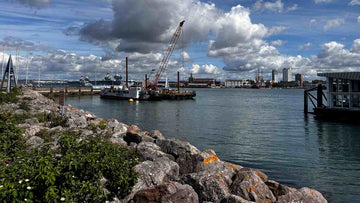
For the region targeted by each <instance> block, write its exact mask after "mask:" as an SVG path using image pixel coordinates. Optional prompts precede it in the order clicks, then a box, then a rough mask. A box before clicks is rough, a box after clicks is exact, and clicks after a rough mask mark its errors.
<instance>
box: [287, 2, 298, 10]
mask: <svg viewBox="0 0 360 203" xmlns="http://www.w3.org/2000/svg"><path fill="white" fill-rule="evenodd" d="M297 9H298V5H297V4H294V5H293V6H291V7H289V8H287V9H286V11H295V10H297Z"/></svg>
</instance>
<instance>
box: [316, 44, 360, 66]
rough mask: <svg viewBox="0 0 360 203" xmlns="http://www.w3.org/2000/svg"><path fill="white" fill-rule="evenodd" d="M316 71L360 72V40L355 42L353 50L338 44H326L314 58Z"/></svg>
mask: <svg viewBox="0 0 360 203" xmlns="http://www.w3.org/2000/svg"><path fill="white" fill-rule="evenodd" d="M312 60H313V68H314V69H326V70H327V71H354V70H357V71H359V67H360V39H356V40H354V43H353V46H352V48H351V49H345V46H344V45H343V44H340V43H338V42H334V41H333V42H329V43H325V44H323V46H322V50H321V52H320V53H319V54H318V55H317V56H316V57H313V59H312Z"/></svg>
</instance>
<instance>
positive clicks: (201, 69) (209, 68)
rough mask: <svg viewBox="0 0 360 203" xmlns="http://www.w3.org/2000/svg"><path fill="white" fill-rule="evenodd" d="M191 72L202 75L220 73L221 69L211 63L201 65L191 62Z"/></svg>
mask: <svg viewBox="0 0 360 203" xmlns="http://www.w3.org/2000/svg"><path fill="white" fill-rule="evenodd" d="M191 73H194V74H199V75H203V74H206V75H208V74H211V75H218V74H220V73H221V70H220V69H219V68H218V67H216V66H214V65H212V64H209V65H208V64H205V65H201V66H200V65H199V64H192V68H191Z"/></svg>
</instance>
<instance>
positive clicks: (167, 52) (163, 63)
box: [152, 20, 185, 90]
mask: <svg viewBox="0 0 360 203" xmlns="http://www.w3.org/2000/svg"><path fill="white" fill-rule="evenodd" d="M184 23H185V20H183V21H181V22H180V24H179V26H178V27H177V29H176V31H175V33H174V35H173V36H172V38H171V40H170V42H169V46H168V48H167V49H166V50H165V51H164V57H163V58H162V60H161V64H160V68H159V69H158V71H157V72H156V75H155V79H154V82H153V84H152V88H154V89H155V90H156V89H158V86H157V85H158V82H159V80H160V78H161V75H162V74H163V73H164V71H165V69H166V66H167V64H168V60H169V58H170V56H171V54H172V52H173V51H174V49H175V46H176V43H177V41H178V40H179V37H180V34H181V29H182V27H183V25H184Z"/></svg>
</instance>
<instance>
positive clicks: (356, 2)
mask: <svg viewBox="0 0 360 203" xmlns="http://www.w3.org/2000/svg"><path fill="white" fill-rule="evenodd" d="M349 5H351V6H355V5H360V0H351V2H350V3H349Z"/></svg>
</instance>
